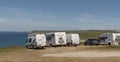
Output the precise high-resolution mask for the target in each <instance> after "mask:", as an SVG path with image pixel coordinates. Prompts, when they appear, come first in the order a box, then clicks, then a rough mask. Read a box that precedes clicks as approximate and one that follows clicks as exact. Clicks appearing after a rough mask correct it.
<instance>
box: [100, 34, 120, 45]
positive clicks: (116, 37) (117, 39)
mask: <svg viewBox="0 0 120 62" xmlns="http://www.w3.org/2000/svg"><path fill="white" fill-rule="evenodd" d="M98 39H99V44H108V45H111V44H113V43H118V44H120V33H105V34H101V35H100V36H99V38H98Z"/></svg>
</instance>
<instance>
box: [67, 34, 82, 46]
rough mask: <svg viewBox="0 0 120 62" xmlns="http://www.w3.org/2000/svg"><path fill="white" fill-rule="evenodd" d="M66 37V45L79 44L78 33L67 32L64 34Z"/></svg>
mask: <svg viewBox="0 0 120 62" xmlns="http://www.w3.org/2000/svg"><path fill="white" fill-rule="evenodd" d="M66 38H67V45H69V46H70V45H74V46H76V45H78V44H80V37H79V34H67V35H66Z"/></svg>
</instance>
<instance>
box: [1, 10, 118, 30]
mask: <svg viewBox="0 0 120 62" xmlns="http://www.w3.org/2000/svg"><path fill="white" fill-rule="evenodd" d="M2 10H4V16H2V15H0V30H8V31H31V30H53V29H54V30H55V29H57V30H60V29H63V30H65V29H119V27H120V25H119V19H117V18H113V17H102V16H96V15H91V14H84V13H80V14H79V15H78V14H75V15H67V16H63V15H56V14H53V13H49V12H45V11H36V12H35V11H29V10H24V9H20V8H5V9H2ZM7 15H9V16H7Z"/></svg>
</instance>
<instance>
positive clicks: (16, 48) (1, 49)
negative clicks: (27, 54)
mask: <svg viewBox="0 0 120 62" xmlns="http://www.w3.org/2000/svg"><path fill="white" fill-rule="evenodd" d="M19 49H25V47H22V46H14V47H4V48H0V53H4V52H11V51H16V50H19Z"/></svg>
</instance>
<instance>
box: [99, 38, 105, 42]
mask: <svg viewBox="0 0 120 62" xmlns="http://www.w3.org/2000/svg"><path fill="white" fill-rule="evenodd" d="M106 39H107V37H99V40H101V41H103V42H105V40H106Z"/></svg>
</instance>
